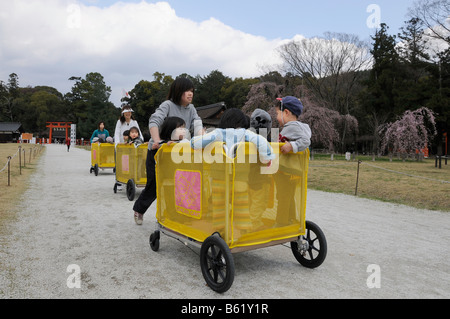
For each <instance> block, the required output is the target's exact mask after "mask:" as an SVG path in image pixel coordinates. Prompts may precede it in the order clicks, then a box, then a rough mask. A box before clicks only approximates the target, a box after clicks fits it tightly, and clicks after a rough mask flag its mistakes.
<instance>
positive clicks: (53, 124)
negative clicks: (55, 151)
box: [46, 122, 72, 144]
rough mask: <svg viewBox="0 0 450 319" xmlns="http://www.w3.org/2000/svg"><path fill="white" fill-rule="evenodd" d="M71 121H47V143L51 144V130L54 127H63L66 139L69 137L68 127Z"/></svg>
mask: <svg viewBox="0 0 450 319" xmlns="http://www.w3.org/2000/svg"><path fill="white" fill-rule="evenodd" d="M71 124H72V122H47V126H46V127H48V128H49V129H50V134H49V138H48V139H49V141H48V144H52V131H53V129H54V128H63V129H65V130H66V140H67V139H68V138H69V129H70V125H71Z"/></svg>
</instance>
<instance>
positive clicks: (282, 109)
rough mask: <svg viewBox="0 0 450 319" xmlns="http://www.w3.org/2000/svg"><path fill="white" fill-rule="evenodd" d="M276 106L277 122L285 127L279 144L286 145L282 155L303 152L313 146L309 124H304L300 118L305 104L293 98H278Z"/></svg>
mask: <svg viewBox="0 0 450 319" xmlns="http://www.w3.org/2000/svg"><path fill="white" fill-rule="evenodd" d="M277 100H278V103H277V105H276V106H275V107H276V110H277V121H278V123H279V124H280V127H283V129H282V130H281V133H280V136H279V142H280V143H282V142H285V143H286V144H285V145H284V146H283V147H282V148H281V152H282V153H289V152H293V153H298V152H302V151H304V150H305V149H307V148H308V147H309V145H310V144H311V129H310V128H309V125H308V124H305V123H302V122H300V121H299V120H298V117H299V116H300V115H301V114H302V111H303V104H302V102H300V100H299V99H298V98H296V97H293V96H286V97H284V98H282V99H281V98H278V99H277Z"/></svg>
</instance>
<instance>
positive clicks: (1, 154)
mask: <svg viewBox="0 0 450 319" xmlns="http://www.w3.org/2000/svg"><path fill="white" fill-rule="evenodd" d="M19 146H21V159H20V160H21V169H20V167H19V154H18V148H19ZM39 147H40V146H39V145H34V144H15V143H1V144H0V170H2V169H3V168H5V169H4V170H3V171H2V172H0V203H1V205H0V225H1V223H2V219H3V218H6V217H13V216H14V214H15V207H16V205H17V203H18V201H19V200H20V197H21V195H22V194H23V193H24V191H25V190H26V187H27V182H28V179H29V177H30V176H31V174H32V173H33V172H34V171H35V169H36V163H37V160H38V158H39V156H41V154H43V150H45V148H43V149H42V151H41V152H39V151H37V150H38V148H39ZM33 149H35V150H36V151H32V150H33ZM23 150H25V157H26V159H25V165H24V152H23ZM30 154H31V162H30ZM14 155H15V156H14ZM8 156H11V157H13V158H12V160H11V162H10V178H9V184H10V185H9V186H8V168H7V167H5V166H6V164H7V162H8Z"/></svg>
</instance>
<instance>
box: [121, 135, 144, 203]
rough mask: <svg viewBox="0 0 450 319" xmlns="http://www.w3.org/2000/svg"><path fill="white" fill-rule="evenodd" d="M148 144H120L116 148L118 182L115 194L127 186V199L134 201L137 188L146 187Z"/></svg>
mask: <svg viewBox="0 0 450 319" xmlns="http://www.w3.org/2000/svg"><path fill="white" fill-rule="evenodd" d="M147 150H148V144H141V145H139V146H138V147H135V146H134V145H125V144H118V145H117V147H116V182H115V184H114V193H117V188H118V186H122V185H126V193H127V198H128V199H129V200H130V201H132V200H133V199H134V196H135V194H136V188H137V187H145V185H146V184H147V170H146V167H145V162H146V160H147Z"/></svg>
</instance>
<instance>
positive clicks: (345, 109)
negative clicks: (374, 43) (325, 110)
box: [278, 32, 372, 114]
mask: <svg viewBox="0 0 450 319" xmlns="http://www.w3.org/2000/svg"><path fill="white" fill-rule="evenodd" d="M278 52H279V54H280V56H281V58H282V60H283V62H284V71H286V72H290V73H292V74H294V75H299V76H301V77H302V78H303V80H304V84H305V85H306V86H307V87H308V88H309V89H310V90H312V92H313V93H314V95H316V96H317V98H320V99H321V100H323V101H324V102H325V103H326V104H327V106H328V107H329V108H331V109H334V110H336V111H338V112H340V113H341V114H349V101H350V97H351V92H352V89H353V87H354V85H355V84H356V83H357V79H358V77H359V76H360V72H359V71H362V70H366V69H368V68H369V67H370V66H371V63H372V58H371V55H370V51H369V48H368V44H367V43H365V42H363V41H360V40H359V38H358V36H356V35H350V34H345V33H331V32H327V33H325V35H324V37H323V38H313V39H302V40H300V41H296V40H294V41H291V42H289V43H287V44H284V45H282V46H281V47H280V48H279V49H278Z"/></svg>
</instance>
